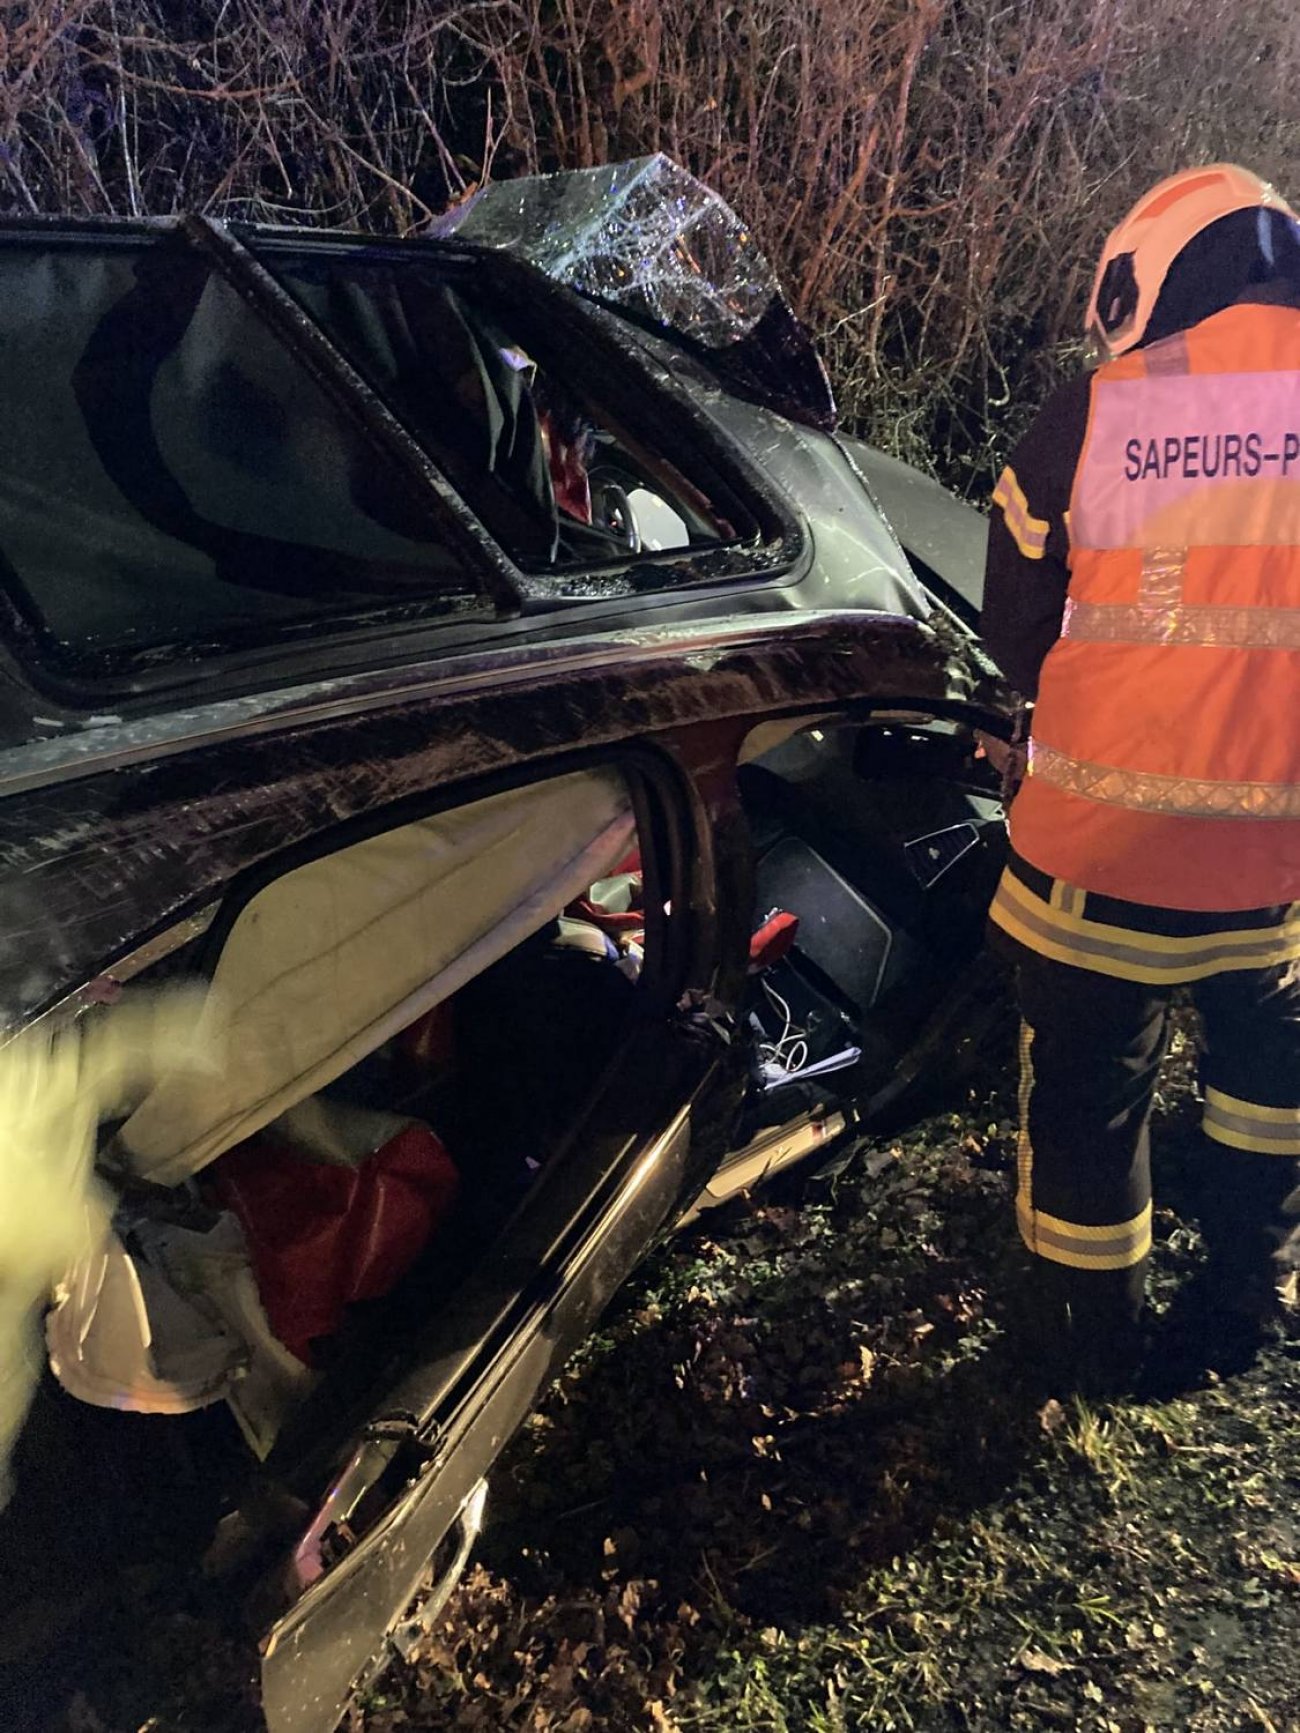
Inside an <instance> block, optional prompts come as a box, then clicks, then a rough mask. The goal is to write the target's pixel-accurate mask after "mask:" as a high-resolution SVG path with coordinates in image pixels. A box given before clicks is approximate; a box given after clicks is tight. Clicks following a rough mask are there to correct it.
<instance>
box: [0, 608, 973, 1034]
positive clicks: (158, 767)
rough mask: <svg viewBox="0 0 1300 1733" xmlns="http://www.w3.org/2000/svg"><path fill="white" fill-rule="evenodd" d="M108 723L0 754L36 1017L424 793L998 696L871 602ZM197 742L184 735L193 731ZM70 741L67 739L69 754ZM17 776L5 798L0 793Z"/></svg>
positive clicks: (938, 638) (9, 853)
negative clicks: (725, 738) (707, 741)
mask: <svg viewBox="0 0 1300 1733" xmlns="http://www.w3.org/2000/svg"><path fill="white" fill-rule="evenodd" d="M360 688H361V689H360V690H353V691H347V690H344V689H343V686H342V683H338V684H336V685H334V686H332V687H330V688H327V689H324V690H318V691H315V692H312V691H306V692H303V693H301V694H295V695H292V696H286V695H283V694H281V695H280V696H279V698H278V699H275V700H267V701H264V702H261V703H254V702H249V703H246V704H245V703H239V702H236V703H233V704H231V705H228V706H226V705H219V706H214V707H213V708H212V709H211V710H209V711H207V712H201V713H197V714H196V715H195V716H194V717H193V718H192V720H190V721H188V722H186V721H181V720H180V719H178V718H176V717H172V718H169V719H168V725H169V726H170V727H171V728H174V729H176V730H177V733H176V735H175V736H174V737H173V738H172V739H168V738H166V735H167V732H168V728H167V727H164V726H163V725H161V724H159V725H158V726H156V727H150V726H148V725H143V724H142V725H136V726H133V725H131V724H121V725H116V724H105V725H103V726H101V727H99V728H97V729H95V730H93V731H87V732H85V733H83V734H81V735H79V736H77V737H76V739H75V740H69V741H59V742H57V743H51V744H50V745H49V746H48V747H46V746H33V747H27V748H15V749H12V750H11V751H9V752H7V753H3V754H0V931H2V932H3V935H4V937H3V940H2V941H0V1014H2V1015H3V1016H4V1018H5V1020H6V1021H7V1022H8V1023H9V1024H10V1025H11V1026H12V1025H16V1024H21V1023H23V1022H26V1021H28V1020H29V1019H31V1018H32V1017H33V1016H35V1015H38V1014H39V1013H40V1012H42V1011H44V1010H47V1009H48V1008H49V1007H50V1006H51V1005H53V1004H54V1003H56V1002H57V1001H58V1000H60V999H61V998H63V997H64V996H65V995H67V994H70V993H73V992H75V991H76V990H77V989H78V988H80V987H83V986H85V985H86V984H87V983H88V982H89V981H91V980H92V979H93V978H94V977H95V976H97V975H99V974H100V973H102V972H104V973H108V974H111V973H112V966H113V964H114V963H116V962H117V961H119V960H120V959H122V958H124V957H127V956H128V955H129V954H130V953H131V952H133V951H134V950H135V949H136V948H137V947H138V946H140V945H142V944H144V943H145V942H146V941H147V940H149V939H150V938H152V937H153V936H154V935H155V934H156V933H158V932H159V931H160V929H162V928H164V927H166V926H169V925H171V924H172V923H174V922H178V921H181V920H183V919H184V918H185V917H187V916H190V915H193V914H195V913H196V912H197V911H198V910H200V909H202V908H204V907H205V906H206V905H207V904H209V903H211V902H212V901H213V900H214V899H215V898H217V897H219V896H220V895H222V894H223V893H224V891H225V890H226V889H227V888H228V887H229V885H230V884H231V882H232V880H234V879H235V877H236V876H237V875H238V874H239V873H241V872H244V871H247V870H248V869H250V868H253V867H255V866H257V865H259V864H260V863H262V862H264V861H266V860H268V859H270V858H271V857H273V856H275V855H277V854H280V853H282V852H284V851H286V850H288V849H291V848H292V847H294V846H295V845H297V844H300V843H301V842H303V841H304V840H306V839H307V838H309V837H311V836H313V835H319V834H321V833H324V832H327V831H329V830H331V829H334V828H336V827H338V826H341V825H343V824H344V823H346V822H347V821H348V820H349V819H353V818H357V817H359V816H361V815H364V814H373V813H375V812H376V811H377V810H379V809H384V808H392V807H394V806H395V804H396V803H398V802H400V801H402V800H404V799H409V798H412V797H420V796H421V795H426V796H427V794H428V793H429V792H430V791H431V790H433V789H435V788H436V789H439V790H444V789H450V788H452V787H455V788H457V789H458V790H463V788H464V786H465V785H467V784H469V783H470V782H472V781H473V780H474V779H478V778H483V777H486V776H490V775H500V774H502V773H505V772H510V771H520V770H523V769H525V768H526V767H527V766H529V765H532V764H542V763H545V762H548V761H552V760H554V759H555V758H556V756H557V755H562V754H564V753H565V752H566V751H569V752H571V751H572V750H573V746H574V743H575V742H580V743H581V745H582V747H583V748H585V749H588V750H590V749H594V748H603V747H610V746H612V745H615V744H617V743H618V742H620V741H629V740H633V739H640V740H646V739H652V738H653V736H654V735H655V734H656V733H657V732H658V731H660V730H664V729H671V728H679V727H681V726H682V725H683V724H685V723H689V722H691V721H699V720H703V719H708V720H710V721H716V720H718V719H720V718H726V717H735V718H738V719H740V718H754V719H758V718H770V717H772V716H774V715H778V714H781V713H787V714H790V713H797V712H798V711H800V710H805V711H814V710H816V709H817V708H818V707H824V706H826V705H828V704H845V703H851V702H854V701H861V700H862V699H863V698H865V697H867V696H870V698H871V700H872V701H873V702H874V703H878V704H882V705H894V706H903V707H911V708H931V709H935V708H937V709H945V708H948V709H955V710H960V709H963V708H968V709H970V710H971V713H972V714H974V713H975V712H976V711H977V710H982V709H988V710H992V709H993V708H994V707H995V706H996V694H997V688H996V684H995V683H993V682H992V681H991V680H990V679H988V677H986V676H985V675H984V673H983V672H982V670H981V669H980V667H979V664H978V662H977V661H976V660H975V659H974V658H972V657H971V656H970V655H969V653H967V652H966V650H965V647H964V646H963V645H962V644H961V643H960V642H959V641H958V640H957V639H956V638H955V637H953V638H952V639H950V640H949V641H948V642H947V643H945V642H944V640H943V637H942V634H941V633H939V632H937V631H936V629H935V628H934V627H932V626H923V625H921V624H920V623H918V622H916V621H913V620H908V619H904V618H899V617H897V616H893V615H880V614H872V613H868V612H865V611H864V612H862V613H860V614H839V615H837V616H834V617H831V616H829V615H823V616H811V617H809V616H805V617H803V618H798V617H796V618H795V619H793V620H790V619H785V620H779V621H772V620H771V619H768V620H763V619H759V620H749V619H742V620H739V621H730V622H727V621H719V620H714V621H713V622H712V623H711V625H710V626H709V627H708V628H706V629H704V630H701V631H698V632H694V633H692V632H690V631H676V632H670V633H664V634H657V633H653V632H650V631H646V632H643V633H641V634H629V635H628V636H627V637H625V638H611V639H606V640H603V641H600V642H590V643H588V644H586V645H583V644H581V643H579V644H574V643H570V644H569V645H568V646H566V647H565V648H564V649H562V650H561V649H558V648H557V649H555V650H554V651H552V652H550V653H549V654H543V655H539V656H532V657H518V658H515V657H511V656H509V655H506V654H502V655H499V656H489V657H484V658H482V659H481V660H477V659H476V660H475V661H474V662H472V663H471V662H469V660H468V659H466V665H465V666H463V667H461V668H460V669H459V670H458V669H457V667H456V665H455V664H451V665H448V664H443V665H442V666H441V667H440V668H439V669H438V670H436V671H435V670H429V671H428V672H427V673H426V674H425V676H424V678H423V679H421V678H420V676H419V671H415V672H414V673H413V674H412V675H411V676H409V677H406V678H399V679H395V680H391V681H385V682H380V681H377V680H374V681H372V680H366V681H363V682H361V683H360ZM204 739H207V740H210V741H211V744H208V745H202V744H197V742H198V741H201V740H204ZM69 749H71V750H69ZM6 789H10V790H12V792H8V793H6V792H5V790H6Z"/></svg>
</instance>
